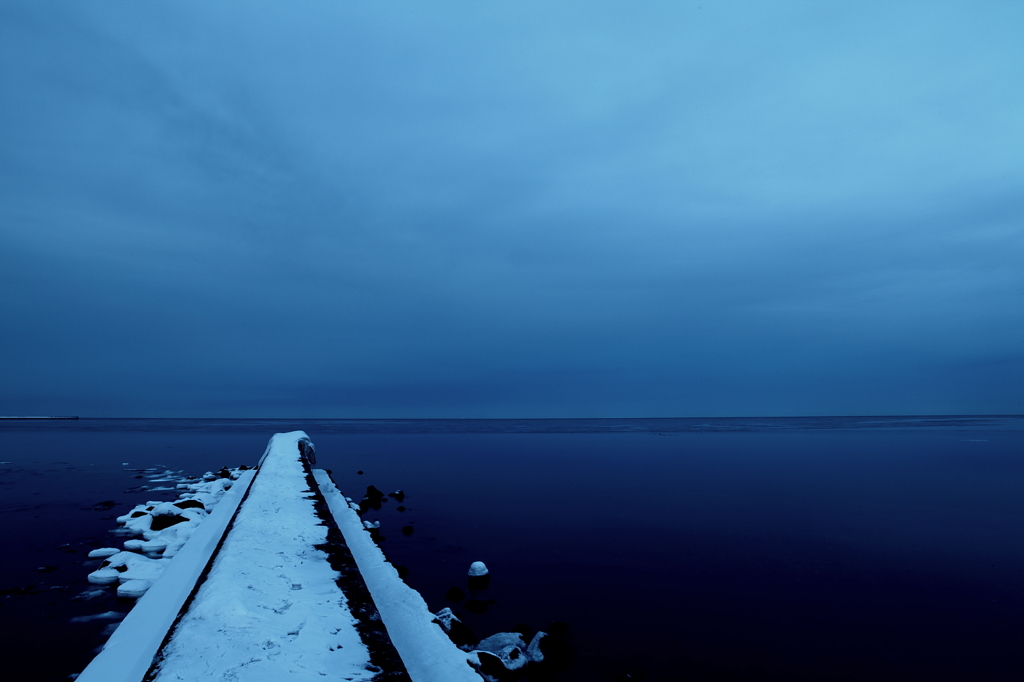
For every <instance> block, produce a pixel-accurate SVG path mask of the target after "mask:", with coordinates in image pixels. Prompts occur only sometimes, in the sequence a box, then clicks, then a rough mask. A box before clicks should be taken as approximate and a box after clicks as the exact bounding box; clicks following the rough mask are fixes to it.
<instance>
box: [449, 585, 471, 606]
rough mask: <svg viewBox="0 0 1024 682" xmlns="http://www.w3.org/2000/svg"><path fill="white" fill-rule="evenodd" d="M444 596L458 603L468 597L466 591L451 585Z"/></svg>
mask: <svg viewBox="0 0 1024 682" xmlns="http://www.w3.org/2000/svg"><path fill="white" fill-rule="evenodd" d="M444 598H445V599H447V600H448V601H452V602H455V603H456V604H458V603H459V602H460V601H462V600H463V599H465V598H466V593H465V592H463V591H462V590H460V589H459V588H457V587H449V588H448V591H447V592H445V593H444Z"/></svg>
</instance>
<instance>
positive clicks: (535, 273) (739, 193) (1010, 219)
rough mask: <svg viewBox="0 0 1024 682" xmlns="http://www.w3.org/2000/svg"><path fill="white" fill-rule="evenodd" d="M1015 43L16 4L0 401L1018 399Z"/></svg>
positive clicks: (830, 17)
mask: <svg viewBox="0 0 1024 682" xmlns="http://www.w3.org/2000/svg"><path fill="white" fill-rule="evenodd" d="M1022 33H1024V4H1022V3H1018V2H998V1H993V2H986V3H975V2H963V3H943V2H932V1H929V2H907V3H899V2H892V3H889V2H886V3H882V2H877V3H859V2H845V3H844V2H836V3H820V2H776V3H769V2H737V3H729V2H714V3H712V2H683V1H679V2H668V3H655V2H651V3H641V4H640V5H637V4H636V3H625V2H619V3H609V2H560V3H546V2H515V3H492V2H486V3H485V2H437V3H418V2H411V1H410V2H397V1H394V2H345V3H340V2H326V1H324V2H303V3H286V2H274V3H271V2H252V1H247V2H226V1H225V2H216V3H210V2H178V1H176V2H145V3H136V2H103V1H101V2H96V1H90V2H70V1H69V2H60V3H39V2H34V1H31V2H21V1H20V0H18V1H14V0H7V1H5V2H4V3H2V5H0V414H3V415H24V414H73V415H81V416H152V417H467V418H469V417H672V416H773V415H777V416H789V415H884V414H1022V413H1024V87H1022V84H1024V41H1022V40H1021V38H1020V37H1021V35H1022Z"/></svg>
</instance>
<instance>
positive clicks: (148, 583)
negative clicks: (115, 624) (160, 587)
mask: <svg viewBox="0 0 1024 682" xmlns="http://www.w3.org/2000/svg"><path fill="white" fill-rule="evenodd" d="M152 586H153V581H152V580H129V581H128V582H124V583H121V584H120V585H118V587H117V596H118V597H126V598H130V599H138V598H139V597H141V596H142V595H144V594H146V590H148V589H149V588H150V587H152ZM154 594H156V593H155V592H154Z"/></svg>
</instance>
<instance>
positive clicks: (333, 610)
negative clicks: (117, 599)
mask: <svg viewBox="0 0 1024 682" xmlns="http://www.w3.org/2000/svg"><path fill="white" fill-rule="evenodd" d="M314 465H315V455H314V450H313V446H312V444H311V443H310V441H309V438H308V437H307V436H306V434H305V433H303V432H302V431H295V432H292V433H285V434H277V435H275V436H274V437H273V438H272V439H271V441H270V444H269V445H268V446H267V450H266V453H265V454H264V456H263V459H262V460H261V462H260V465H259V466H258V467H257V469H256V470H250V471H246V472H243V473H242V475H240V476H239V477H238V479H237V480H236V481H234V483H233V484H232V485H231V486H230V487H229V488H228V489H227V490H226V491H224V492H223V496H222V497H221V498H220V499H219V501H218V503H217V504H216V506H215V507H214V508H213V511H212V512H211V513H210V514H209V516H208V517H207V518H205V520H203V522H202V523H201V524H199V525H198V526H197V527H196V528H195V529H194V531H193V532H192V534H191V537H190V538H189V539H188V540H187V542H184V543H183V544H182V546H181V547H180V549H178V550H177V552H176V553H175V554H174V555H173V557H172V558H170V559H161V561H164V562H165V563H166V565H165V566H164V569H163V571H162V574H161V575H160V576H159V579H157V580H155V581H153V583H152V587H149V589H148V591H145V593H144V594H143V596H142V597H141V598H140V599H139V601H138V603H137V604H136V606H135V607H134V608H133V609H132V611H131V612H130V613H129V614H128V616H127V617H126V618H125V619H124V622H123V623H122V624H121V625H120V627H118V629H117V630H116V631H115V632H114V633H113V635H112V636H111V638H110V640H109V641H108V642H107V644H106V646H105V647H104V649H103V650H102V651H101V652H100V653H99V654H98V655H97V657H96V658H95V659H94V660H93V662H92V663H91V664H90V665H89V667H87V668H86V670H85V671H84V672H83V673H82V674H81V676H79V678H78V681H79V682H143V681H144V680H145V681H156V682H167V681H171V680H174V681H178V680H196V681H198V680H279V679H283V680H289V681H291V680H295V681H301V680H307V679H308V680H317V681H318V682H319V681H322V680H374V681H380V682H383V681H385V680H387V681H391V680H395V681H398V680H409V681H411V682H481V679H482V678H481V676H480V675H479V674H478V673H477V672H476V671H474V669H473V668H472V667H471V665H470V663H469V662H468V660H467V653H466V652H465V651H462V650H460V649H459V648H458V647H456V646H455V644H454V643H453V642H452V641H451V639H449V637H448V636H447V635H446V634H445V632H444V631H443V630H442V628H441V626H440V625H439V624H438V622H437V620H436V619H435V616H434V615H433V614H431V613H430V611H429V609H428V608H427V605H426V603H425V602H424V601H423V599H422V597H421V596H420V595H419V593H417V592H416V591H415V590H413V589H412V588H410V587H408V586H407V585H406V584H405V583H404V582H403V581H402V580H401V579H400V578H399V577H398V572H397V571H396V570H395V568H394V567H393V566H391V564H390V563H388V562H387V560H386V559H385V558H384V555H383V554H382V553H381V551H380V549H379V548H378V547H377V546H376V544H375V543H374V542H373V540H372V539H371V537H370V534H369V533H367V532H366V530H365V529H364V527H363V525H362V523H361V521H360V519H359V517H358V515H357V514H356V511H355V510H354V509H353V508H352V506H351V505H350V504H349V502H348V501H347V500H346V498H345V497H344V496H343V495H342V494H341V493H340V492H339V491H338V489H337V487H336V486H335V485H334V483H333V481H331V479H330V476H329V475H328V474H327V472H326V471H324V470H322V469H314V468H313V466H314ZM140 518H141V517H140ZM146 542H151V543H152V542H153V541H146ZM138 544H139V545H140V547H144V545H145V543H144V542H139V543H138ZM122 554H123V553H122ZM114 563H116V564H117V565H116V566H114V565H112V566H108V567H107V568H105V569H103V570H106V571H110V572H116V571H125V570H131V567H130V566H126V565H125V562H117V561H115V562H114ZM97 573H100V571H97ZM101 577H102V576H101ZM115 579H116V577H115ZM123 584H127V583H123Z"/></svg>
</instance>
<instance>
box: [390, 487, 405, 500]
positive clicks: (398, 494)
mask: <svg viewBox="0 0 1024 682" xmlns="http://www.w3.org/2000/svg"><path fill="white" fill-rule="evenodd" d="M391 497H393V498H395V500H397V501H398V502H405V493H404V492H403V491H401V490H396V491H395V492H393V493H391Z"/></svg>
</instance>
